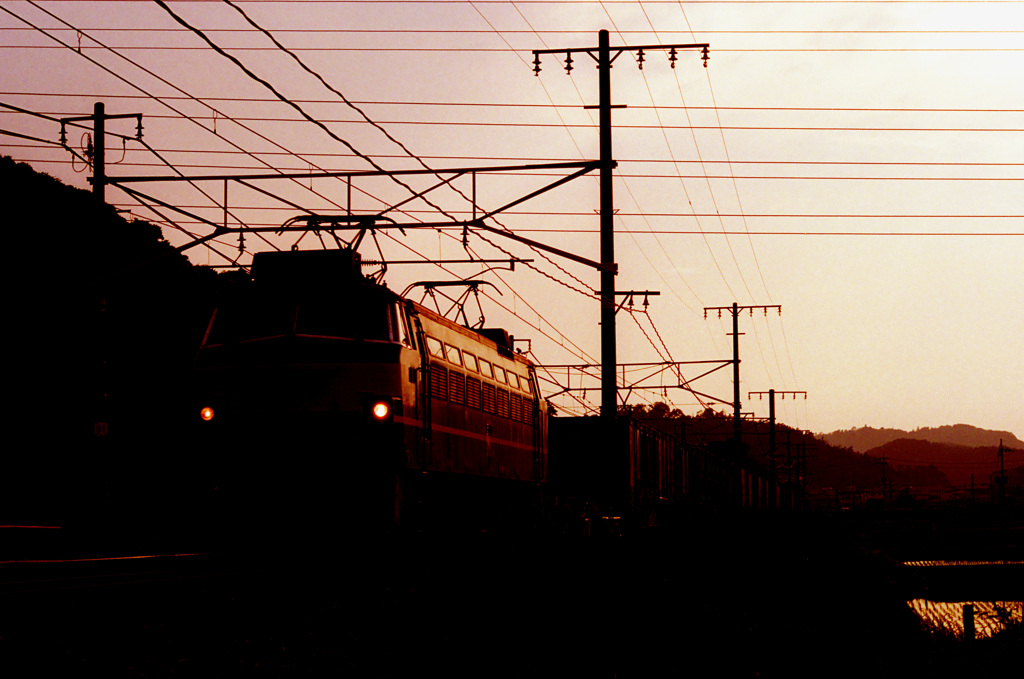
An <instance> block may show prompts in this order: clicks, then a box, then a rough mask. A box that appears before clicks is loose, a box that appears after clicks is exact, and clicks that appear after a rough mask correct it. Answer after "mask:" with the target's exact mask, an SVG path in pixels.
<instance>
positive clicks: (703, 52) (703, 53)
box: [700, 45, 711, 68]
mask: <svg viewBox="0 0 1024 679" xmlns="http://www.w3.org/2000/svg"><path fill="white" fill-rule="evenodd" d="M700 58H701V59H702V60H703V61H704V68H707V67H708V59H710V58H711V55H710V54H708V46H707V45H705V46H704V49H702V50H701V51H700Z"/></svg>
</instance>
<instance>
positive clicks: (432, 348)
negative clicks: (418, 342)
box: [427, 336, 444, 358]
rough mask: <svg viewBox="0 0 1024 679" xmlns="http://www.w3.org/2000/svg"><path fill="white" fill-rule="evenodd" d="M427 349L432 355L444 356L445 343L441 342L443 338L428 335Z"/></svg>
mask: <svg viewBox="0 0 1024 679" xmlns="http://www.w3.org/2000/svg"><path fill="white" fill-rule="evenodd" d="M427 351H428V352H429V353H430V355H431V356H434V357H436V358H444V345H443V344H441V340H438V339H434V338H433V337H430V336H428V337H427Z"/></svg>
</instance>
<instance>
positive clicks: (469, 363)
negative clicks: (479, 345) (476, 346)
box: [462, 351, 479, 372]
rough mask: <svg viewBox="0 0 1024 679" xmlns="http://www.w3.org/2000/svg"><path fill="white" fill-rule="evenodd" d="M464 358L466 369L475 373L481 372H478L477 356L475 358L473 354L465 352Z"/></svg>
mask: <svg viewBox="0 0 1024 679" xmlns="http://www.w3.org/2000/svg"><path fill="white" fill-rule="evenodd" d="M462 357H463V358H464V359H466V368H467V369H468V370H471V371H473V372H479V370H477V365H476V356H474V355H473V354H471V353H469V352H468V351H463V352H462Z"/></svg>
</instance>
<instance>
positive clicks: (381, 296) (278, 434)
mask: <svg viewBox="0 0 1024 679" xmlns="http://www.w3.org/2000/svg"><path fill="white" fill-rule="evenodd" d="M359 264H360V263H359V255H358V253H356V252H354V251H352V250H349V249H346V250H329V251H328V250H325V251H294V252H271V253H259V254H257V255H256V256H255V258H254V260H253V267H252V281H251V282H247V283H246V284H245V285H242V286H241V287H242V288H243V289H241V290H239V291H238V293H237V294H236V295H234V296H233V297H232V298H231V299H228V300H225V301H224V303H223V304H219V305H218V307H217V309H216V311H215V312H214V314H213V318H212V319H211V321H210V324H209V326H208V328H207V331H206V335H205V337H204V339H203V343H202V346H201V348H200V350H199V352H198V355H197V359H196V371H195V378H196V394H197V400H196V403H195V411H194V412H195V418H196V422H195V430H196V435H197V437H198V441H199V447H200V448H201V449H202V450H203V455H202V458H203V459H202V461H201V465H200V466H201V468H202V473H204V475H205V477H206V478H207V479H208V485H209V486H210V487H211V488H212V489H214V495H215V496H217V500H218V501H217V505H218V507H217V509H218V512H217V513H218V514H220V515H222V516H225V517H228V518H229V519H232V521H231V522H232V524H233V525H250V526H252V525H257V526H259V527H260V530H263V529H266V528H272V527H277V528H279V529H281V530H282V531H284V532H288V533H293V532H295V531H297V530H298V529H299V528H301V527H312V528H314V529H321V528H323V527H324V525H325V524H330V525H332V527H333V526H334V524H337V523H339V522H340V523H343V524H348V525H349V526H350V527H351V528H352V529H353V530H355V529H362V528H366V527H372V526H376V525H378V524H380V523H384V524H393V523H394V522H395V521H396V520H397V512H398V508H399V505H400V502H401V497H400V494H401V493H400V487H399V485H398V484H399V483H400V474H401V471H402V469H404V468H405V467H406V466H407V464H408V461H409V460H410V459H411V457H412V456H413V455H414V454H415V448H416V446H417V445H418V439H419V435H418V424H417V423H418V421H419V418H420V417H421V413H420V412H419V409H418V407H417V404H418V402H419V397H418V394H417V389H419V388H420V387H419V386H418V385H419V380H418V379H417V376H418V375H419V371H420V369H421V357H420V354H419V353H418V352H417V351H416V350H415V349H414V343H413V340H412V334H411V329H410V327H409V319H408V316H407V314H406V311H405V308H404V305H403V303H402V300H401V299H400V298H399V297H398V296H397V295H395V294H394V293H393V292H391V291H390V290H388V289H387V288H385V287H383V286H380V285H377V284H375V283H373V282H372V281H369V280H367V279H365V278H364V277H363V276H362V275H361V274H360V272H359Z"/></svg>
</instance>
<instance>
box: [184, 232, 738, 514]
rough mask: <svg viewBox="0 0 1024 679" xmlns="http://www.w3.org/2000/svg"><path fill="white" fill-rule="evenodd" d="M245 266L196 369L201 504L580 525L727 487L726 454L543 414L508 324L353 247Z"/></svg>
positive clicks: (630, 423)
mask: <svg viewBox="0 0 1024 679" xmlns="http://www.w3.org/2000/svg"><path fill="white" fill-rule="evenodd" d="M251 276H252V280H251V284H248V285H246V286H244V290H242V291H240V292H239V294H237V295H236V296H234V297H233V298H229V299H226V300H224V301H223V302H222V303H219V304H218V305H217V308H216V310H215V311H214V313H213V315H212V318H211V319H210V323H209V325H208V327H207V329H206V332H205V336H204V338H203V341H202V344H201V346H200V348H199V350H198V353H197V357H196V361H195V372H194V375H195V392H194V398H195V402H194V410H193V412H194V413H195V422H194V432H193V437H192V439H193V440H194V441H195V445H196V446H197V447H198V449H201V450H202V451H204V452H203V453H202V458H203V460H204V461H205V462H204V464H203V474H204V476H205V479H206V481H205V482H206V484H207V485H208V486H209V487H211V488H214V489H215V493H214V495H215V496H216V498H217V501H216V503H215V505H216V507H215V509H214V510H212V511H211V513H212V514H217V515H221V516H223V515H230V514H231V513H232V512H236V513H237V516H236V517H235V519H236V521H235V522H234V523H235V524H236V525H240V524H242V523H249V524H252V523H253V522H255V523H256V524H257V525H259V526H261V530H262V529H268V530H269V529H273V528H275V527H276V528H278V529H281V530H287V531H292V530H294V528H295V527H296V526H299V525H301V526H310V527H312V528H313V529H316V530H319V529H320V528H322V527H323V525H324V523H328V524H332V525H334V524H343V525H345V526H347V527H349V528H350V529H351V530H363V529H367V528H369V529H371V530H374V531H376V530H379V529H384V530H392V529H396V528H400V527H413V528H414V529H422V528H423V527H438V526H459V527H466V526H469V527H472V528H474V529H480V530H488V529H490V528H492V527H495V526H502V527H508V526H518V527H524V526H536V525H538V524H543V525H546V526H548V527H551V526H555V527H556V529H557V530H577V529H579V528H580V527H583V528H582V529H583V530H585V531H586V530H590V528H591V526H593V525H594V524H596V523H600V522H605V523H608V524H610V525H618V524H620V523H622V524H625V523H626V522H628V521H629V520H630V518H631V517H632V518H635V517H641V519H640V520H641V522H642V521H648V522H649V521H652V520H653V517H654V516H656V514H657V512H658V511H659V509H663V508H666V507H672V506H680V505H682V504H684V503H686V502H698V501H699V502H705V503H707V502H723V501H727V498H728V497H729V495H730V491H729V488H731V487H733V486H734V485H735V484H733V483H732V482H731V481H730V473H731V472H730V470H732V469H733V467H734V466H735V465H732V464H731V463H729V462H728V461H725V460H721V461H719V462H716V461H715V460H716V458H714V457H713V456H709V455H708V454H707V453H705V452H704V451H701V450H697V449H692V450H691V449H687V448H685V447H683V446H682V445H681V444H680V442H679V441H678V439H676V438H674V437H672V436H670V435H668V434H665V433H663V432H659V431H656V430H654V429H651V428H649V427H646V426H644V425H642V424H640V423H638V422H636V421H634V420H631V419H629V418H615V419H614V421H602V420H601V419H599V418H565V417H558V418H556V417H551V418H549V406H548V404H547V403H546V401H545V400H544V398H543V397H542V396H541V394H540V390H539V388H538V382H537V375H536V367H535V366H534V364H533V363H531V362H530V361H529V360H528V359H527V358H526V357H524V356H523V355H521V354H519V353H517V352H516V351H514V350H513V342H512V338H511V337H509V335H508V334H507V333H506V332H504V331H502V330H496V329H490V330H487V329H483V330H474V329H470V328H466V327H463V326H461V325H459V324H457V323H454V322H452V321H450V320H448V319H446V318H444V317H443V316H441V315H439V314H437V313H434V312H433V311H431V310H430V309H428V308H426V307H424V306H422V305H420V304H416V303H414V302H412V301H411V300H408V299H404V298H402V297H401V296H399V295H398V294H396V293H394V292H392V291H391V290H389V289H388V288H386V287H385V286H383V285H380V284H378V283H376V282H374V281H372V280H370V279H369V278H366V277H364V276H363V275H362V274H361V267H360V257H359V254H358V252H356V251H354V250H353V249H340V250H322V251H292V252H268V253H259V254H257V255H256V256H255V257H254V259H253V264H252V269H251ZM549 426H550V427H551V430H552V431H550V432H549ZM549 445H550V450H549ZM737 473H743V472H737ZM711 488H720V489H721V490H722V492H711V491H710V490H709V489H711ZM733 501H734V502H738V503H740V504H742V503H743V502H744V499H743V498H742V497H740V498H733ZM748 504H749V502H748Z"/></svg>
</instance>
